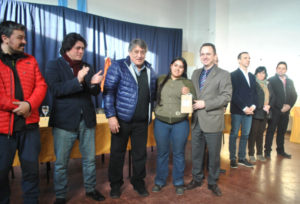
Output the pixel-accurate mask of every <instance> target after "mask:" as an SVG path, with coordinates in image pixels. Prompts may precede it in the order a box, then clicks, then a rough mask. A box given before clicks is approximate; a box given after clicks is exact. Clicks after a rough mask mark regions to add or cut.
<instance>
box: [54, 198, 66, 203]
mask: <svg viewBox="0 0 300 204" xmlns="http://www.w3.org/2000/svg"><path fill="white" fill-rule="evenodd" d="M65 203H66V199H64V198H56V200H55V202H54V204H65Z"/></svg>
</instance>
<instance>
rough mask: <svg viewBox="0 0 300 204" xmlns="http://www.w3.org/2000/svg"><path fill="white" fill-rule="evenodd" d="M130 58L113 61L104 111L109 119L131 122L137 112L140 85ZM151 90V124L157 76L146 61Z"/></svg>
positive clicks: (108, 77)
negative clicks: (114, 117)
mask: <svg viewBox="0 0 300 204" xmlns="http://www.w3.org/2000/svg"><path fill="white" fill-rule="evenodd" d="M130 64H131V62H130V58H129V56H128V57H127V58H125V59H120V60H117V61H113V62H112V64H111V66H110V67H109V69H108V71H107V75H106V79H105V83H104V92H103V98H104V110H105V115H106V117H107V118H110V117H113V116H116V117H117V118H119V119H121V120H123V121H126V122H130V121H131V119H132V117H133V114H134V112H135V108H136V104H137V99H138V84H137V78H136V75H135V72H134V70H133V68H131V67H130ZM145 66H146V69H147V76H148V84H149V88H150V91H149V92H150V104H149V120H148V121H149V122H150V121H151V116H152V114H151V113H152V108H153V102H154V100H155V96H156V94H155V91H156V74H155V72H154V70H153V69H152V68H151V64H149V63H148V62H146V61H145Z"/></svg>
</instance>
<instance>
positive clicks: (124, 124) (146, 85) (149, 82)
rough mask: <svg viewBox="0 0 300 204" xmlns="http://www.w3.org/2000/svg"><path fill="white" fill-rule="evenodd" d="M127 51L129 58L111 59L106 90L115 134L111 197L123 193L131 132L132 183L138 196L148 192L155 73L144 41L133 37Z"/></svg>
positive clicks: (111, 128)
mask: <svg viewBox="0 0 300 204" xmlns="http://www.w3.org/2000/svg"><path fill="white" fill-rule="evenodd" d="M128 51H129V56H128V57H127V58H125V59H121V60H117V61H114V62H112V65H111V66H110V68H109V69H108V72H107V76H106V79H105V84H104V93H103V96H104V107H105V114H106V117H107V118H108V123H109V128H110V130H111V133H112V136H111V149H110V163H109V169H108V177H109V181H110V186H111V192H110V196H111V197H112V198H119V197H120V196H121V190H120V188H121V186H122V184H123V166H124V157H125V152H126V147H127V143H128V138H129V135H130V139H131V147H132V149H131V150H132V159H133V176H132V177H131V180H130V182H131V184H132V185H133V188H134V189H135V190H136V191H137V192H138V194H139V195H141V196H148V195H149V193H148V191H147V189H146V187H145V182H144V178H145V176H146V168H145V164H146V159H147V152H146V145H147V133H148V124H149V122H150V121H151V115H152V114H151V111H152V107H153V101H154V98H155V89H156V87H155V86H156V76H155V73H154V70H153V69H152V68H151V65H150V64H149V63H148V62H147V61H145V57H146V52H147V44H146V42H145V41H143V40H141V39H135V40H132V41H131V42H130V44H129V48H128Z"/></svg>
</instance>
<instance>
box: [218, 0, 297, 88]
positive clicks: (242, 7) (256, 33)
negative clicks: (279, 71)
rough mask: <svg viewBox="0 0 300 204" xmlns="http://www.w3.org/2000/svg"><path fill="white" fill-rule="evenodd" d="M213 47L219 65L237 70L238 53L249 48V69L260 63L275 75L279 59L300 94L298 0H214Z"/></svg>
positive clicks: (269, 72) (253, 68) (252, 69)
mask: <svg viewBox="0 0 300 204" xmlns="http://www.w3.org/2000/svg"><path fill="white" fill-rule="evenodd" d="M216 2H217V4H216V10H217V15H216V34H217V35H216V39H215V41H216V46H217V50H218V53H219V59H220V65H221V66H222V67H224V68H227V69H228V70H229V71H231V70H233V69H236V68H237V66H238V64H237V60H236V58H237V55H238V53H239V52H241V51H248V52H249V53H250V57H251V65H250V67H249V68H250V71H252V72H254V71H255V69H256V67H258V66H260V65H263V66H266V67H267V70H268V74H269V76H272V75H274V73H275V69H276V65H277V63H278V62H279V61H286V62H287V64H288V72H287V75H288V76H289V77H290V78H292V79H293V81H294V83H295V86H296V89H297V92H298V93H299V94H300V80H298V78H299V75H300V38H299V36H300V26H299V20H300V12H299V8H300V1H299V0H286V1H282V0H264V1H261V0H244V1H240V0H216Z"/></svg>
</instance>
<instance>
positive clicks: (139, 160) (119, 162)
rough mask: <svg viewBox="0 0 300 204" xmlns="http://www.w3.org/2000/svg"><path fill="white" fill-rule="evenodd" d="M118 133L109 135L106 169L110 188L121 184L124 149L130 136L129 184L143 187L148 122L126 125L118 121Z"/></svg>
mask: <svg viewBox="0 0 300 204" xmlns="http://www.w3.org/2000/svg"><path fill="white" fill-rule="evenodd" d="M119 125H120V129H119V130H120V131H119V133H117V134H112V135H111V147H110V161H109V168H108V178H109V181H110V186H111V187H112V188H113V187H115V186H118V187H120V186H121V185H122V184H123V166H124V158H125V153H126V147H127V143H128V139H129V136H130V140H131V152H132V166H133V176H132V178H131V183H132V184H133V185H144V178H145V177H146V168H145V164H146V159H147V151H146V145H147V135H148V122H147V121H145V122H131V123H127V122H124V121H121V120H119Z"/></svg>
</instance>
